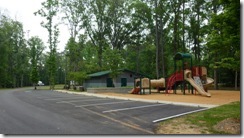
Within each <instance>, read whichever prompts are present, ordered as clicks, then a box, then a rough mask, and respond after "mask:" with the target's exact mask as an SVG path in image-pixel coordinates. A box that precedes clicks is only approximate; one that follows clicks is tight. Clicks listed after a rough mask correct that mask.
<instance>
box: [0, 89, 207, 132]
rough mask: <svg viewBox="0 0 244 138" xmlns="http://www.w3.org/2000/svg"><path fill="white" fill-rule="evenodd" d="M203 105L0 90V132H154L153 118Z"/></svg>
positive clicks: (43, 91)
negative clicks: (191, 105) (180, 104)
mask: <svg viewBox="0 0 244 138" xmlns="http://www.w3.org/2000/svg"><path fill="white" fill-rule="evenodd" d="M199 109H204V108H202V107H189V106H179V105H171V104H166V103H165V104H164V103H160V104H159V103H146V102H139V101H130V100H118V99H111V98H99V97H94V96H85V95H75V94H66V93H59V92H55V91H49V90H31V89H14V90H0V124H1V125H0V133H1V134H85V135H89V134H93V135H97V134H130V135H131V134H140V135H142V134H143V135H145V134H149V135H150V134H154V130H155V128H156V126H157V123H153V122H152V121H153V120H156V119H159V118H163V117H169V116H172V115H177V114H180V113H185V112H189V111H194V110H199Z"/></svg>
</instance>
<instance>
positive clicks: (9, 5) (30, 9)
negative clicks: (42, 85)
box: [0, 0, 69, 52]
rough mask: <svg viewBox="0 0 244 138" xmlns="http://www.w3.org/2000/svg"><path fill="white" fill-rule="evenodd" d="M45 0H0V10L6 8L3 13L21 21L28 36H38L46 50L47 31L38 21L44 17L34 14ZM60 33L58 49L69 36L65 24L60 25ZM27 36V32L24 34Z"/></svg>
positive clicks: (62, 47) (61, 47)
mask: <svg viewBox="0 0 244 138" xmlns="http://www.w3.org/2000/svg"><path fill="white" fill-rule="evenodd" d="M43 1H45V0H0V11H3V10H6V11H5V13H7V15H9V16H10V17H11V18H12V19H14V20H17V21H20V22H21V23H23V27H24V31H25V32H28V30H29V37H31V36H39V37H40V38H41V39H42V40H43V42H44V43H45V46H46V48H47V50H48V45H47V41H48V32H47V30H46V29H45V28H43V27H41V25H40V23H41V21H43V20H44V19H43V18H42V17H40V16H39V15H37V16H35V15H34V12H36V11H37V10H39V9H40V8H41V2H43ZM59 29H60V35H59V41H60V43H59V44H58V47H57V49H58V51H59V52H60V51H63V50H64V47H65V44H66V43H67V40H68V38H69V32H68V29H67V27H66V26H64V25H60V26H59ZM25 36H26V37H28V35H27V33H26V35H25Z"/></svg>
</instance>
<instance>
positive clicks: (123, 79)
mask: <svg viewBox="0 0 244 138" xmlns="http://www.w3.org/2000/svg"><path fill="white" fill-rule="evenodd" d="M126 86H127V78H121V87H126Z"/></svg>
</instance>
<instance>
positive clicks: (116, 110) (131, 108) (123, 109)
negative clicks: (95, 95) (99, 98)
mask: <svg viewBox="0 0 244 138" xmlns="http://www.w3.org/2000/svg"><path fill="white" fill-rule="evenodd" d="M162 105H168V104H153V105H145V106H136V107H130V108H121V109H115V110H107V111H103V113H109V112H118V111H125V110H133V109H139V108H147V107H153V106H162Z"/></svg>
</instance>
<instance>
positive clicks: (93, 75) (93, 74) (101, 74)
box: [88, 69, 147, 77]
mask: <svg viewBox="0 0 244 138" xmlns="http://www.w3.org/2000/svg"><path fill="white" fill-rule="evenodd" d="M119 71H121V72H124V71H127V72H132V73H134V74H137V75H140V76H147V75H144V74H141V73H136V72H134V71H131V70H128V69H119ZM110 73H111V71H110V70H106V71H100V72H96V73H92V74H89V75H88V76H89V77H100V76H103V75H107V74H110Z"/></svg>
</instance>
